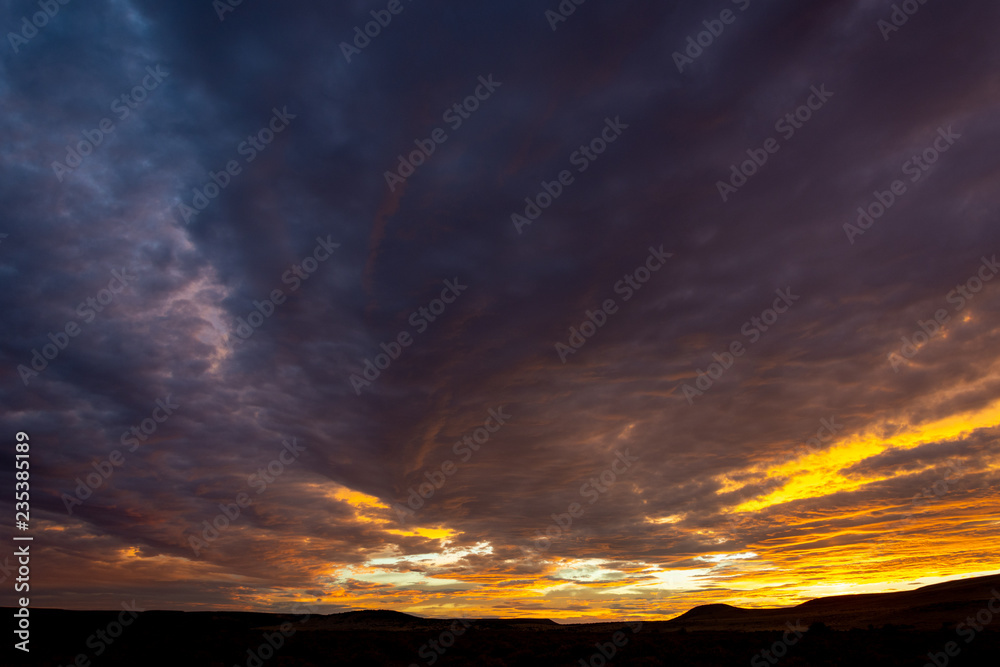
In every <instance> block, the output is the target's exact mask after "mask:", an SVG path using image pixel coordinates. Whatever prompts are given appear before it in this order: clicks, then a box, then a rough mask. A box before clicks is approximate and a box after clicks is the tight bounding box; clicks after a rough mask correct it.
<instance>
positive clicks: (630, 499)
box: [0, 0, 1000, 622]
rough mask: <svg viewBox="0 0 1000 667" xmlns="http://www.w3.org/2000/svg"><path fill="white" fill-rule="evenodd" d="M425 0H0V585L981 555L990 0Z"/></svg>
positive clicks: (594, 614)
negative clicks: (19, 579)
mask: <svg viewBox="0 0 1000 667" xmlns="http://www.w3.org/2000/svg"><path fill="white" fill-rule="evenodd" d="M460 4H461V3H454V2H447V3H446V2H442V1H434V0H418V1H416V2H411V1H410V0H393V2H387V1H385V0H372V1H371V2H361V1H360V0H348V1H345V2H332V3H328V2H322V3H321V2H308V3H278V2H259V1H255V0H249V1H247V2H243V3H242V4H240V5H238V6H235V7H230V6H229V5H228V3H227V2H226V0H220V1H219V2H216V3H214V4H213V2H211V1H210V0H199V1H198V2H184V3H164V2H153V1H152V0H99V1H95V2H86V3H84V2H72V3H69V4H66V5H59V8H58V12H57V13H56V14H55V15H54V16H52V17H51V18H48V17H46V21H47V22H46V23H44V25H43V26H42V27H38V28H37V29H35V30H34V32H33V31H32V30H31V29H26V28H25V25H29V28H31V27H33V26H30V21H31V18H30V17H31V16H32V15H33V14H34V13H35V12H37V11H39V10H38V5H37V3H36V2H28V1H23V2H22V1H18V2H11V3H5V5H4V7H3V9H0V26H2V27H3V33H4V35H6V37H5V39H4V42H5V43H4V44H2V45H0V54H2V55H0V109H2V113H0V136H2V138H3V141H2V144H0V161H2V165H3V174H4V176H3V178H2V179H0V276H2V281H3V283H2V285H3V289H2V290H0V313H2V315H3V324H2V326H3V336H2V339H0V374H2V383H0V406H2V410H0V425H2V433H3V438H4V441H5V442H7V443H9V446H8V447H7V449H6V450H5V451H4V453H3V456H2V457H0V461H2V463H0V467H2V470H3V471H4V477H5V479H7V480H11V481H10V486H8V485H6V484H5V486H4V492H3V495H2V497H0V504H2V506H3V508H4V513H5V516H7V517H9V518H10V519H11V520H9V521H5V522H4V523H3V525H2V527H0V538H3V539H4V540H6V541H7V543H8V544H11V542H10V537H11V535H12V534H14V533H16V532H18V531H15V529H14V526H13V523H12V521H13V515H14V511H15V508H14V496H13V486H12V485H13V481H12V480H13V478H14V475H13V473H14V445H13V443H14V434H16V433H18V432H21V431H23V432H25V433H27V434H28V435H29V436H30V444H31V521H30V530H29V531H28V533H26V534H30V535H33V536H34V542H33V546H32V550H33V551H32V555H33V561H32V590H31V604H32V606H34V607H59V608H66V609H95V608H109V609H110V608H118V607H119V606H120V604H121V603H122V601H131V600H133V599H134V600H136V603H137V605H138V607H139V608H140V609H180V610H205V609H232V610H273V611H286V610H288V609H290V608H291V607H292V605H293V604H294V603H295V602H309V603H312V604H315V605H316V606H317V607H319V608H320V609H321V610H323V611H324V612H326V613H333V612H339V611H347V610H353V609H376V608H378V609H394V610H398V611H402V612H408V613H412V614H416V615H421V616H476V617H483V616H501V617H543V618H551V619H555V620H559V621H561V622H580V621H588V620H606V619H614V618H623V617H629V618H650V619H653V618H669V617H671V616H673V615H676V614H679V613H681V612H683V611H686V610H687V609H689V608H691V607H692V606H695V605H698V604H705V603H712V602H725V603H728V604H733V605H740V606H750V607H754V606H777V605H790V604H796V603H798V602H801V601H804V600H806V599H810V598H814V597H819V596H825V595H834V594H841V593H855V592H874V591H888V590H904V589H909V588H913V587H916V586H919V585H924V584H927V583H934V582H938V581H944V580H947V579H953V578H961V577H968V576H974V575H977V574H987V573H997V572H1000V556H998V554H997V549H996V545H997V543H998V538H1000V511H998V503H997V498H998V491H1000V446H998V445H1000V362H998V353H1000V279H996V280H995V279H994V278H996V277H997V275H998V274H1000V263H998V262H997V257H998V255H1000V226H998V221H1000V151H998V146H1000V42H998V41H997V34H998V27H1000V5H998V4H997V3H993V2H945V1H944V0H937V1H935V0H930V1H929V2H926V3H925V4H919V3H917V2H916V1H915V0H910V2H906V3H903V4H905V5H906V6H907V8H909V9H911V10H913V9H914V8H915V9H916V11H915V12H913V13H912V14H909V15H908V14H906V13H905V12H902V10H899V12H897V13H895V14H894V9H893V2H890V1H889V0H818V1H815V2H801V1H796V0H766V1H765V0H732V1H730V0H713V1H712V2H696V1H695V0H684V1H680V0H668V1H667V2H629V1H625V2H612V1H610V0H605V1H602V0H591V1H590V2H585V3H583V4H581V5H579V6H577V5H575V4H573V3H572V2H570V1H569V0H567V1H566V2H563V3H562V5H561V6H562V7H563V10H564V11H567V12H568V9H567V8H575V9H574V10H573V12H572V13H569V14H568V15H566V16H564V15H563V14H560V13H559V7H560V4H559V2H558V1H557V0H547V1H542V0H514V1H512V2H490V3H475V6H471V5H470V6H466V5H461V6H460ZM467 4H468V3H467ZM911 5H912V6H911ZM220 7H225V8H226V9H227V10H231V11H224V10H222V9H220ZM390 10H393V11H390ZM372 12H374V15H373V14H372ZM546 12H549V13H548V14H547V13H546ZM24 17H28V19H27V21H28V23H27V24H26V23H24V22H23V21H22V19H23V18H24ZM387 17H388V18H387ZM904 19H905V20H904ZM377 21H382V23H383V24H384V25H379V24H378V23H377ZM894 21H895V23H894ZM366 23H367V24H370V25H369V31H370V32H369V34H372V33H377V34H376V35H375V36H374V37H369V36H367V35H365V33H364V31H365V24H366ZM356 27H357V28H358V30H355V28H356ZM25 34H27V35H29V36H30V37H25V36H24V35H25ZM11 35H14V37H11ZM359 35H360V36H359ZM689 38H690V40H689ZM102 126H103V128H104V129H102ZM109 128H110V131H108V129H109ZM55 163H58V164H55ZM526 198H527V201H526ZM859 209H860V210H859ZM74 332H75V333H74ZM925 332H926V333H925ZM904 339H905V340H904ZM102 471H103V472H102ZM88 479H90V480H91V482H92V483H89V482H88ZM94 487H96V488H94ZM421 494H423V495H421ZM241 504H242V505H243V506H242V507H241V506H240V505H241ZM223 508H225V509H223ZM223 511H225V512H228V513H230V516H229V517H226V516H225V514H223ZM237 511H238V512H239V515H238V516H237V515H236V512H237ZM220 517H221V518H220ZM212 522H215V523H216V526H217V527H221V529H219V530H217V531H216V529H215V528H210V525H211V524H212ZM559 524H563V526H562V527H560V526H559ZM546 533H548V537H547V539H541V537H542V536H545V535H546ZM11 551H12V550H8V551H7V552H4V554H3V555H0V562H2V563H4V570H3V572H2V573H0V578H3V579H4V580H5V581H6V583H4V596H5V597H4V599H5V600H8V602H6V603H5V604H11V603H12V600H13V594H12V587H11V586H10V577H11V576H13V575H12V574H10V572H9V571H8V568H9V567H10V566H9V563H12V562H13V561H14V559H13V556H11V555H10V553H11ZM4 558H7V559H9V560H6V561H5V560H3V559H4Z"/></svg>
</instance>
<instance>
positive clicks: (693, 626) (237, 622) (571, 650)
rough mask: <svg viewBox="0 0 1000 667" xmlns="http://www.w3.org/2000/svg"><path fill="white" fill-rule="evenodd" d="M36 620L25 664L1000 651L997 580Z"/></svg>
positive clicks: (799, 659)
mask: <svg viewBox="0 0 1000 667" xmlns="http://www.w3.org/2000/svg"><path fill="white" fill-rule="evenodd" d="M8 611H13V610H8V609H5V610H4V612H5V613H6V612H8ZM31 613H32V618H33V623H34V632H35V633H36V634H35V637H36V641H37V642H38V644H37V645H36V646H35V648H34V649H33V651H32V659H31V661H27V662H26V661H24V660H21V661H19V662H17V663H16V664H18V665H39V666H41V665H45V666H49V665H52V666H59V667H71V666H77V665H79V666H81V667H86V660H87V659H86V658H85V660H80V661H78V659H77V656H78V655H80V654H81V652H82V653H83V654H84V655H86V653H87V651H89V649H88V648H87V647H88V646H94V645H98V646H100V645H102V644H103V645H104V646H105V650H104V651H102V654H101V655H100V656H99V657H98V656H95V657H94V659H93V664H94V665H97V664H100V665H107V666H109V667H112V666H114V667H117V666H121V667H135V666H137V665H149V666H156V667H159V666H161V665H162V666H163V667H167V666H168V665H169V666H171V667H173V666H184V665H190V666H191V667H234V666H238V667H261V665H268V666H272V665H273V666H274V667H326V666H328V665H329V666H331V667H332V666H340V665H344V666H345V667H346V666H356V667H375V666H379V667H395V666H399V667H412V666H413V665H417V666H421V665H428V666H429V665H441V666H447V665H454V666H456V667H458V666H462V667H465V666H468V667H520V666H534V665H538V666H539V667H543V666H549V665H552V666H556V665H566V666H567V667H569V666H571V665H583V666H587V665H589V666H591V667H602V666H606V667H619V666H620V667H626V666H634V667H675V666H690V667H702V666H717V665H751V667H763V666H764V665H775V664H778V663H779V662H780V664H781V665H787V666H789V667H792V666H796V665H810V666H820V665H822V666H830V667H841V666H845V665H883V666H886V665H888V666H895V665H899V666H900V667H902V666H904V665H915V666H916V665H924V664H930V665H932V667H944V665H959V666H963V665H967V666H970V667H972V666H980V665H982V666H985V665H992V664H996V663H995V659H996V656H997V655H998V651H1000V576H990V577H976V578H972V579H964V580H959V581H951V582H947V583H944V584H936V585H933V586H926V587H923V588H919V589H916V590H913V591H905V592H898V593H877V594H862V595H844V596H837V597H829V598H820V599H816V600H810V601H809V602H805V603H803V604H801V605H798V606H795V607H789V608H779V609H741V608H737V607H732V606H729V605H723V604H713V605H703V606H700V607H695V608H694V609H691V610H690V611H688V612H686V613H684V614H681V615H680V616H678V617H676V618H673V619H670V620H665V621H659V620H643V621H629V622H624V623H617V622H612V623H587V624H573V625H563V624H559V623H556V622H554V621H551V620H547V619H431V618H420V617H417V616H413V615H409V614H403V613H399V612H394V611H354V612H344V613H339V614H328V615H312V614H259V613H242V612H170V611H145V612H140V613H139V614H138V617H137V618H136V619H135V622H134V627H130V628H127V629H125V630H124V631H123V633H122V634H121V635H120V639H118V640H115V641H114V642H113V643H112V644H104V643H103V642H104V640H102V639H101V638H100V636H99V635H96V636H95V630H99V629H101V628H105V629H106V628H107V627H108V626H109V625H111V624H113V623H114V622H115V619H116V618H118V617H119V615H120V613H121V612H105V611H90V612H85V611H61V610H54V609H39V610H32V612H31ZM994 621H996V622H994ZM977 628H978V629H977ZM105 632H107V631H105ZM268 646H270V647H271V649H272V650H268V649H267V648H263V647H268ZM949 649H950V653H951V654H952V655H949ZM90 654H91V655H93V651H90ZM932 656H933V657H932ZM98 658H99V659H98ZM932 660H936V661H937V662H936V663H935V662H933V661H932Z"/></svg>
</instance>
